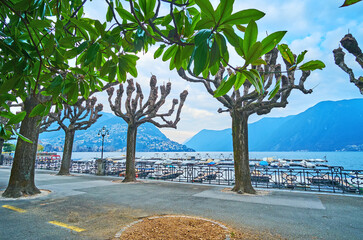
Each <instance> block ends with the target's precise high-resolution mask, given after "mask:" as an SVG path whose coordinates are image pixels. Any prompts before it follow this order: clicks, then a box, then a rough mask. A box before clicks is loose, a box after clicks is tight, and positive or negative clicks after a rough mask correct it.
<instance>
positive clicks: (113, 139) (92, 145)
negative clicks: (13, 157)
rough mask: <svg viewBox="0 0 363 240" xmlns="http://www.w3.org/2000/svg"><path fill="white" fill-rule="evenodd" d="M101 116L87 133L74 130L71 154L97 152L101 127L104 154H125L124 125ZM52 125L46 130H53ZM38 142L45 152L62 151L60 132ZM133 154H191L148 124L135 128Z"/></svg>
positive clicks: (186, 148)
mask: <svg viewBox="0 0 363 240" xmlns="http://www.w3.org/2000/svg"><path fill="white" fill-rule="evenodd" d="M101 114H102V116H101V117H100V118H99V119H98V121H97V122H96V123H94V124H93V125H92V126H91V127H90V128H88V129H87V130H81V131H76V134H75V140H74V144H73V151H75V152H83V151H90V152H98V151H101V137H100V136H98V135H97V134H98V131H99V130H100V129H101V128H102V127H103V126H106V128H107V129H108V130H109V132H110V136H109V137H105V144H104V151H116V152H117V151H120V152H125V151H126V139H127V138H126V136H127V124H126V122H125V121H124V120H123V119H122V118H119V117H117V116H115V115H113V114H112V113H107V112H102V113H101ZM56 126H57V124H53V125H52V126H51V127H50V128H49V129H54V128H56ZM39 139H40V141H41V144H42V145H43V146H44V147H45V151H62V150H63V144H64V131H63V130H59V131H57V132H44V133H42V134H40V136H39ZM136 151H138V152H154V151H156V152H191V151H194V150H193V149H191V148H188V147H186V146H185V145H183V144H179V143H177V142H175V141H172V140H170V139H169V138H167V137H166V136H165V135H164V134H163V133H162V132H161V131H160V130H159V129H158V128H157V127H155V126H154V125H153V124H151V123H145V124H142V125H140V126H139V127H138V131H137V140H136Z"/></svg>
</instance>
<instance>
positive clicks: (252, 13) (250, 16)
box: [221, 9, 265, 25]
mask: <svg viewBox="0 0 363 240" xmlns="http://www.w3.org/2000/svg"><path fill="white" fill-rule="evenodd" d="M263 16H265V13H263V12H261V11H259V10H256V9H247V10H242V11H239V12H236V13H234V14H232V15H231V16H229V17H227V18H226V19H225V20H224V21H223V22H221V25H222V24H229V25H240V24H247V23H249V22H250V21H251V20H253V21H257V20H258V19H260V18H262V17H263Z"/></svg>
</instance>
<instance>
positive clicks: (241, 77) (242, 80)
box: [234, 72, 247, 90]
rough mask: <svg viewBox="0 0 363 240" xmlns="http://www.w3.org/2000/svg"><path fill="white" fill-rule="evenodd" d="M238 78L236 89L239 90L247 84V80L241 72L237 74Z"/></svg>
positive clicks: (235, 84)
mask: <svg viewBox="0 0 363 240" xmlns="http://www.w3.org/2000/svg"><path fill="white" fill-rule="evenodd" d="M236 76H237V77H236V82H235V83H234V88H235V89H236V90H237V89H239V88H240V87H241V86H242V85H243V84H244V83H245V81H246V79H247V78H246V76H245V75H243V73H241V72H237V75H236Z"/></svg>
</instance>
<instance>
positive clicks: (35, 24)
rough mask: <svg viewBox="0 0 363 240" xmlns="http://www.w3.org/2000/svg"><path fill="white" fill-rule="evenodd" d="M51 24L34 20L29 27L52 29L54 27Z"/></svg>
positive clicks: (48, 21)
mask: <svg viewBox="0 0 363 240" xmlns="http://www.w3.org/2000/svg"><path fill="white" fill-rule="evenodd" d="M51 22H52V21H50V20H39V19H34V20H32V21H30V22H29V26H31V27H32V28H50V27H51V26H52V24H51Z"/></svg>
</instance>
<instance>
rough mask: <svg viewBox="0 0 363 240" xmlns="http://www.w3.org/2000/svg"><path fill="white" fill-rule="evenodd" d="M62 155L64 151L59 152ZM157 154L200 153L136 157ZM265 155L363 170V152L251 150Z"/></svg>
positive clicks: (81, 155)
mask: <svg viewBox="0 0 363 240" xmlns="http://www.w3.org/2000/svg"><path fill="white" fill-rule="evenodd" d="M207 153H208V154H209V156H210V157H211V158H219V157H220V155H221V154H223V155H224V156H225V157H228V156H229V155H230V154H232V152H200V153H199V154H200V155H201V156H202V157H205V156H206V154H207ZM58 154H59V155H62V153H58ZM125 154H126V153H124V152H104V153H103V156H104V157H105V158H106V157H121V156H125ZM155 154H159V156H163V155H164V154H166V155H168V156H169V157H173V156H177V154H178V156H184V154H187V155H191V156H195V155H196V154H198V153H197V152H188V153H182V152H179V153H173V152H167V153H162V152H158V153H155V152H137V153H136V157H142V156H144V157H146V158H148V157H153V156H155ZM95 157H97V158H99V157H101V153H100V152H73V154H72V159H79V158H86V159H91V158H95ZM264 157H274V158H286V159H313V158H320V159H324V158H325V157H326V159H327V160H328V165H330V166H342V167H344V169H347V170H363V152H250V158H251V159H253V158H257V159H261V158H264Z"/></svg>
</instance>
